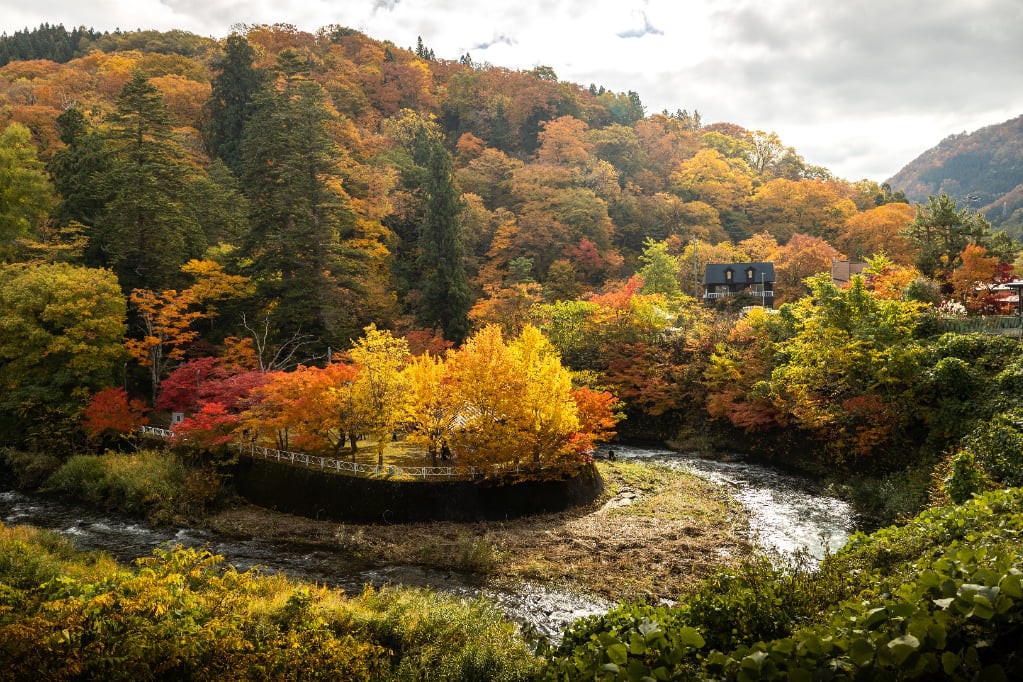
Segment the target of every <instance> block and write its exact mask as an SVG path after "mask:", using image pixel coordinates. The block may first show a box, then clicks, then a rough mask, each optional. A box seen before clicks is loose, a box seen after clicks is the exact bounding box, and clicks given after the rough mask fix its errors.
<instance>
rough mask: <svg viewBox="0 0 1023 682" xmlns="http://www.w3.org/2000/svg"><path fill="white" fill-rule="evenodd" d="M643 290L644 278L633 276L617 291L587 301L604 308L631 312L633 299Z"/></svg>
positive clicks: (597, 295) (596, 295) (598, 295)
mask: <svg viewBox="0 0 1023 682" xmlns="http://www.w3.org/2000/svg"><path fill="white" fill-rule="evenodd" d="M642 288H643V278H642V277H640V276H639V275H633V276H632V277H630V278H629V280H628V281H627V282H625V283H624V284H622V285H621V286H620V287H618V288H617V289H613V290H610V291H607V292H606V293H603V294H595V295H593V296H590V297H589V299H587V300H589V301H590V302H591V303H596V304H597V305H599V306H602V307H604V308H611V309H612V310H629V306H630V304H631V301H632V297H633V296H635V295H636V294H638V293H639V290H640V289H642Z"/></svg>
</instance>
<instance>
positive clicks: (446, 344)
mask: <svg viewBox="0 0 1023 682" xmlns="http://www.w3.org/2000/svg"><path fill="white" fill-rule="evenodd" d="M468 134H469V133H466V135H468ZM462 137H465V135H463V136H462ZM405 340H406V341H407V342H408V349H409V352H410V353H412V355H423V354H425V353H429V354H430V355H436V356H438V357H439V356H442V355H444V352H445V351H446V350H447V349H449V348H451V347H452V346H454V345H455V344H454V343H453V342H451V341H448V340H447V339H445V338H444V334H443V333H442V332H441V331H440V330H439V329H413V330H412V331H410V332H409V333H408V334H406V335H405Z"/></svg>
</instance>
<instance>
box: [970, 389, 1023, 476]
mask: <svg viewBox="0 0 1023 682" xmlns="http://www.w3.org/2000/svg"><path fill="white" fill-rule="evenodd" d="M963 446H964V448H965V449H966V450H968V451H970V452H971V453H972V454H973V456H974V457H975V458H976V460H977V462H978V463H979V464H980V465H981V466H982V467H984V471H986V472H987V473H988V474H989V475H990V476H991V478H993V479H995V480H996V481H998V482H999V483H1003V484H1004V485H1007V486H1019V485H1023V409H1020V408H1015V409H1012V410H1009V411H1007V412H1003V413H1001V414H997V415H995V417H994V418H993V419H991V420H990V421H988V422H985V423H984V424H981V425H980V426H978V427H977V428H976V429H975V430H974V431H973V432H972V433H971V434H970V435H969V436H967V437H966V438H965V439H964V441H963Z"/></svg>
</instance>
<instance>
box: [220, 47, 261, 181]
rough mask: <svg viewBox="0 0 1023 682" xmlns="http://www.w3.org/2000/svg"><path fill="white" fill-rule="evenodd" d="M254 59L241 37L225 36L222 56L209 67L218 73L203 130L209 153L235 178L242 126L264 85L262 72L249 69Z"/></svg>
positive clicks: (243, 126)
mask: <svg viewBox="0 0 1023 682" xmlns="http://www.w3.org/2000/svg"><path fill="white" fill-rule="evenodd" d="M255 55H256V53H255V50H253V49H252V46H251V45H249V42H248V41H247V40H246V39H245V37H244V36H240V35H238V34H237V33H234V34H231V35H230V36H228V38H227V42H226V44H225V45H224V56H223V57H222V58H221V59H219V60H218V61H216V62H215V63H214V64H213V68H214V69H216V70H217V72H218V73H217V75H216V76H215V77H214V78H213V83H212V85H213V90H212V92H211V93H210V99H209V101H208V102H207V104H206V108H207V110H208V111H209V115H210V120H209V124H208V125H207V127H206V140H207V143H208V144H209V147H210V152H211V154H212V155H213V156H216V157H218V158H219V159H221V160H222V161H223V162H224V163H225V164H227V167H228V168H230V169H231V170H232V171H233V172H234V173H235V175H239V176H240V175H241V172H242V150H241V144H242V134H243V132H244V130H245V122H246V121H247V120H248V119H249V117H250V116H251V115H252V109H253V103H252V98H253V97H254V96H255V95H256V93H258V92H259V90H260V88H261V87H262V84H263V82H264V81H265V76H264V74H263V72H261V71H260V70H259V69H257V68H255V67H254V66H253V65H252V63H253V59H254V58H255Z"/></svg>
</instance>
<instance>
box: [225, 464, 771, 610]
mask: <svg viewBox="0 0 1023 682" xmlns="http://www.w3.org/2000/svg"><path fill="white" fill-rule="evenodd" d="M598 467H599V469H600V472H601V475H602V476H603V478H604V480H605V491H604V494H603V495H602V496H601V497H600V498H599V499H598V500H597V501H596V502H594V503H592V504H590V505H588V506H586V507H582V508H577V509H573V510H570V511H565V512H560V513H556V514H543V515H537V516H530V517H526V518H521V519H514V520H509V521H479V522H468V523H454V522H430V523H421V524H401V525H384V524H355V523H344V524H338V523H337V522H331V521H319V520H315V519H309V518H304V517H299V516H292V515H287V514H280V513H277V512H273V511H270V510H267V509H263V508H260V507H256V506H253V505H242V506H237V507H234V508H231V509H228V510H225V511H222V512H219V513H217V514H215V515H213V516H211V517H209V518H208V519H206V522H205V525H206V526H207V527H208V528H209V529H210V530H214V531H216V532H218V533H222V534H226V535H230V536H233V537H237V538H258V539H262V540H269V541H276V542H287V543H292V544H297V545H305V546H310V547H322V548H330V549H333V550H340V551H343V552H346V553H349V554H351V555H353V556H354V557H356V558H358V559H360V560H363V561H366V562H369V563H380V564H385V563H386V564H415V565H421V566H429V567H432V568H441V569H450V570H457V571H461V572H466V573H469V574H471V575H473V576H475V577H478V578H479V580H480V581H481V582H483V581H493V582H503V581H509V582H514V581H518V580H531V581H540V582H549V583H555V584H570V585H571V586H572V587H573V588H575V589H579V590H582V591H585V592H590V593H593V594H597V595H601V596H604V597H606V598H608V599H611V600H614V601H632V600H644V599H645V600H648V601H657V600H661V599H665V600H673V599H676V598H677V597H678V595H680V594H682V593H684V592H687V591H689V590H691V589H692V588H693V587H694V586H695V585H696V584H697V583H698V582H699V581H700V580H701V579H703V578H704V577H706V576H707V575H709V574H710V573H712V572H714V571H715V570H717V569H719V568H721V567H723V566H727V565H731V564H733V563H735V562H736V561H738V560H739V559H741V558H742V557H744V556H746V555H747V554H748V553H749V552H750V551H751V546H750V544H749V542H748V540H747V539H746V530H747V527H748V520H747V517H746V514H745V512H744V511H743V509H742V507H741V505H739V504H738V503H737V502H735V500H734V499H733V498H731V497H730V496H729V495H728V494H727V492H726V491H724V490H723V489H721V488H720V487H719V486H716V485H714V484H712V483H709V482H707V481H704V480H701V479H699V478H697V477H696V476H693V475H691V474H688V473H685V472H680V471H673V470H671V469H668V468H664V467H658V466H649V465H645V464H636V463H630V462H600V463H599V464H598Z"/></svg>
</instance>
